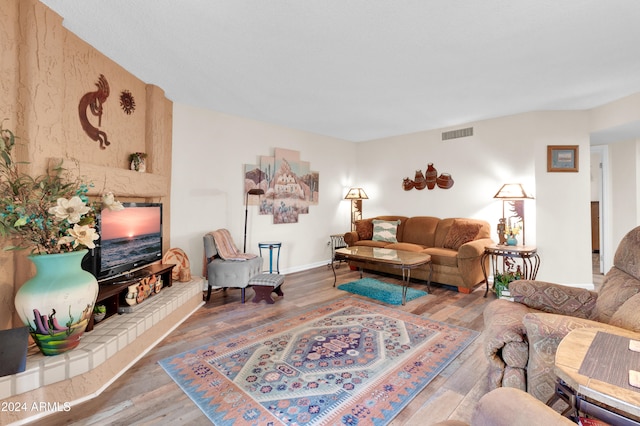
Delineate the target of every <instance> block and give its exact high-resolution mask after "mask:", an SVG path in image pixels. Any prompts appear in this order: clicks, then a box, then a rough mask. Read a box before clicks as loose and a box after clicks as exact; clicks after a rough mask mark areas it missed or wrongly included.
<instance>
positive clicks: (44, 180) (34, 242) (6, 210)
mask: <svg viewBox="0 0 640 426" xmlns="http://www.w3.org/2000/svg"><path fill="white" fill-rule="evenodd" d="M3 123H4V122H0V236H2V237H5V238H7V239H8V240H9V241H10V243H9V244H8V245H6V246H5V250H16V249H25V248H32V251H33V252H36V253H62V252H68V251H73V250H77V249H80V248H84V247H78V246H77V245H75V246H72V245H71V244H70V243H69V241H68V239H69V235H68V232H67V231H68V230H69V229H71V228H73V226H74V223H70V222H69V221H68V220H60V219H59V218H57V217H56V215H55V214H51V213H50V211H49V210H50V208H51V207H53V206H56V203H57V201H58V199H59V198H65V199H70V198H71V197H73V196H78V197H80V199H81V200H82V201H83V202H84V203H87V202H88V199H87V192H88V190H89V186H88V185H86V184H84V183H82V182H80V181H79V180H77V179H75V180H70V179H68V176H67V173H66V170H65V169H63V168H62V167H61V165H58V166H57V167H54V168H53V170H51V172H50V173H48V174H43V175H40V176H36V177H32V176H30V175H28V174H27V173H24V172H23V171H22V169H23V168H24V167H25V166H26V163H19V162H16V161H15V160H14V159H13V156H12V151H13V149H14V148H15V145H16V139H17V138H16V136H15V135H14V133H13V132H12V131H11V130H9V129H5V128H4V127H3ZM94 220H95V214H94V213H93V210H91V213H89V214H87V215H86V216H84V217H82V219H81V220H80V222H77V224H78V225H87V226H90V227H91V226H94ZM65 238H66V240H65Z"/></svg>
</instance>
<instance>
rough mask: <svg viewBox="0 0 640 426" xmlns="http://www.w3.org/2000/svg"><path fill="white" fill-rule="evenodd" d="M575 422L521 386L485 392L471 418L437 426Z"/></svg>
mask: <svg viewBox="0 0 640 426" xmlns="http://www.w3.org/2000/svg"><path fill="white" fill-rule="evenodd" d="M468 425H470V426H517V425H545V426H571V425H573V426H575V425H576V424H575V423H574V422H572V421H571V420H569V419H568V418H566V417H562V416H561V415H560V413H558V412H556V411H554V410H553V408H551V407H547V406H546V405H545V404H543V403H542V402H541V401H538V400H537V399H535V398H534V397H532V396H531V395H529V394H527V393H526V392H523V391H521V390H519V389H513V388H498V389H495V390H493V391H491V392H489V393H487V394H485V395H484V396H483V397H482V398H480V400H479V401H478V404H477V405H476V407H475V409H474V411H473V414H472V416H471V422H470V423H466V422H462V421H459V420H446V421H444V422H440V423H436V425H434V426H468Z"/></svg>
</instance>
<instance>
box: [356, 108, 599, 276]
mask: <svg viewBox="0 0 640 426" xmlns="http://www.w3.org/2000/svg"><path fill="white" fill-rule="evenodd" d="M469 126H472V127H473V128H474V135H473V136H472V137H467V138H460V139H454V140H448V141H442V140H441V139H442V136H441V133H442V131H443V129H438V130H433V131H425V132H419V133H414V134H410V135H402V136H395V137H390V138H385V139H380V140H376V141H369V142H366V143H361V144H358V148H357V150H358V158H359V162H358V169H357V175H358V176H359V182H360V183H361V184H362V186H363V187H364V188H365V190H366V191H367V194H368V195H369V198H370V199H369V200H365V201H364V202H363V210H364V217H371V216H375V215H380V214H403V215H406V216H415V215H424V216H436V217H441V218H445V217H473V218H479V219H484V220H487V221H488V222H489V223H490V224H491V225H492V229H494V230H495V225H496V224H497V222H498V219H499V218H500V217H502V202H501V201H498V200H496V199H494V198H493V196H494V195H495V194H496V192H497V191H498V190H499V189H500V187H501V186H502V185H503V184H504V183H516V182H518V183H522V184H523V185H524V186H525V189H526V190H527V191H529V192H530V193H532V194H533V195H534V197H535V199H533V200H526V201H525V220H526V222H525V223H526V234H525V237H526V243H527V245H536V246H537V248H538V253H539V254H540V256H541V259H542V261H541V267H540V271H539V273H538V278H539V279H543V280H552V281H555V282H561V283H565V284H574V285H580V286H583V285H584V286H589V285H590V284H591V283H592V275H591V249H590V244H591V236H590V235H591V234H590V232H591V230H590V229H591V228H590V219H589V213H590V210H589V209H590V205H589V197H590V189H589V188H590V186H589V180H590V179H589V138H588V131H587V115H586V114H585V113H584V112H538V113H526V114H519V115H514V116H509V117H501V118H497V119H492V120H484V121H479V122H473V123H465V124H464V125H461V126H459V127H457V128H463V127H469ZM444 130H445V131H446V130H450V129H444ZM547 145H579V146H580V150H581V151H582V152H583V153H584V154H583V156H582V157H579V158H581V160H580V168H579V170H580V171H579V172H578V173H547V169H546V167H547ZM429 162H432V163H433V164H434V166H435V167H436V169H437V170H438V173H442V172H446V173H450V174H451V175H452V177H453V179H454V181H455V184H454V185H453V187H452V188H450V189H447V190H444V189H440V188H435V189H433V190H427V189H424V190H422V191H418V190H415V189H413V190H410V191H404V190H403V189H402V180H403V178H405V177H409V178H413V177H414V174H415V171H416V169H421V170H422V171H423V172H424V171H425V169H426V167H427V163H429ZM492 238H494V239H495V240H497V234H493V235H492Z"/></svg>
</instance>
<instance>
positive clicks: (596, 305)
mask: <svg viewBox="0 0 640 426" xmlns="http://www.w3.org/2000/svg"><path fill="white" fill-rule="evenodd" d="M509 291H510V292H511V296H512V297H513V299H514V302H510V301H507V300H502V299H498V300H494V301H492V302H491V303H489V305H487V307H486V308H485V311H484V321H485V331H484V338H485V353H486V355H487V357H488V359H489V371H488V376H489V385H490V388H491V389H493V388H497V387H500V386H509V387H515V388H519V389H521V390H526V391H527V392H528V393H530V394H532V395H533V396H534V397H536V398H538V399H539V400H541V401H547V400H548V398H549V397H550V396H551V395H553V393H554V390H555V381H556V377H555V374H554V360H555V353H556V350H557V347H558V344H559V343H560V341H561V340H562V338H563V337H564V336H566V335H567V334H568V333H569V332H570V331H571V330H574V329H577V328H583V327H596V328H601V329H605V330H607V329H608V330H615V329H616V328H617V327H621V328H624V329H627V330H632V331H636V332H640V294H639V293H640V227H637V228H635V229H633V230H631V231H630V232H629V233H628V234H627V235H626V236H625V237H624V238H623V239H622V241H621V242H620V245H619V246H618V249H617V250H616V253H615V256H614V259H613V267H612V268H611V270H610V271H609V272H607V274H606V275H605V278H604V282H603V284H602V285H601V286H600V288H599V290H598V292H595V291H589V290H585V289H582V288H576V287H569V286H563V285H559V284H553V283H548V282H543V281H535V280H520V281H513V282H511V284H510V286H509Z"/></svg>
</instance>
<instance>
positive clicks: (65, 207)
mask: <svg viewBox="0 0 640 426" xmlns="http://www.w3.org/2000/svg"><path fill="white" fill-rule="evenodd" d="M90 210H91V208H90V207H88V206H87V205H85V204H84V201H82V199H81V198H80V197H78V196H77V195H76V196H73V197H71V199H69V200H67V199H66V198H58V204H57V205H56V206H53V207H51V208H49V214H53V215H55V216H56V218H58V219H60V220H64V219H67V220H68V221H69V223H78V222H80V216H82V215H85V214H87V213H89V211H90Z"/></svg>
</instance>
